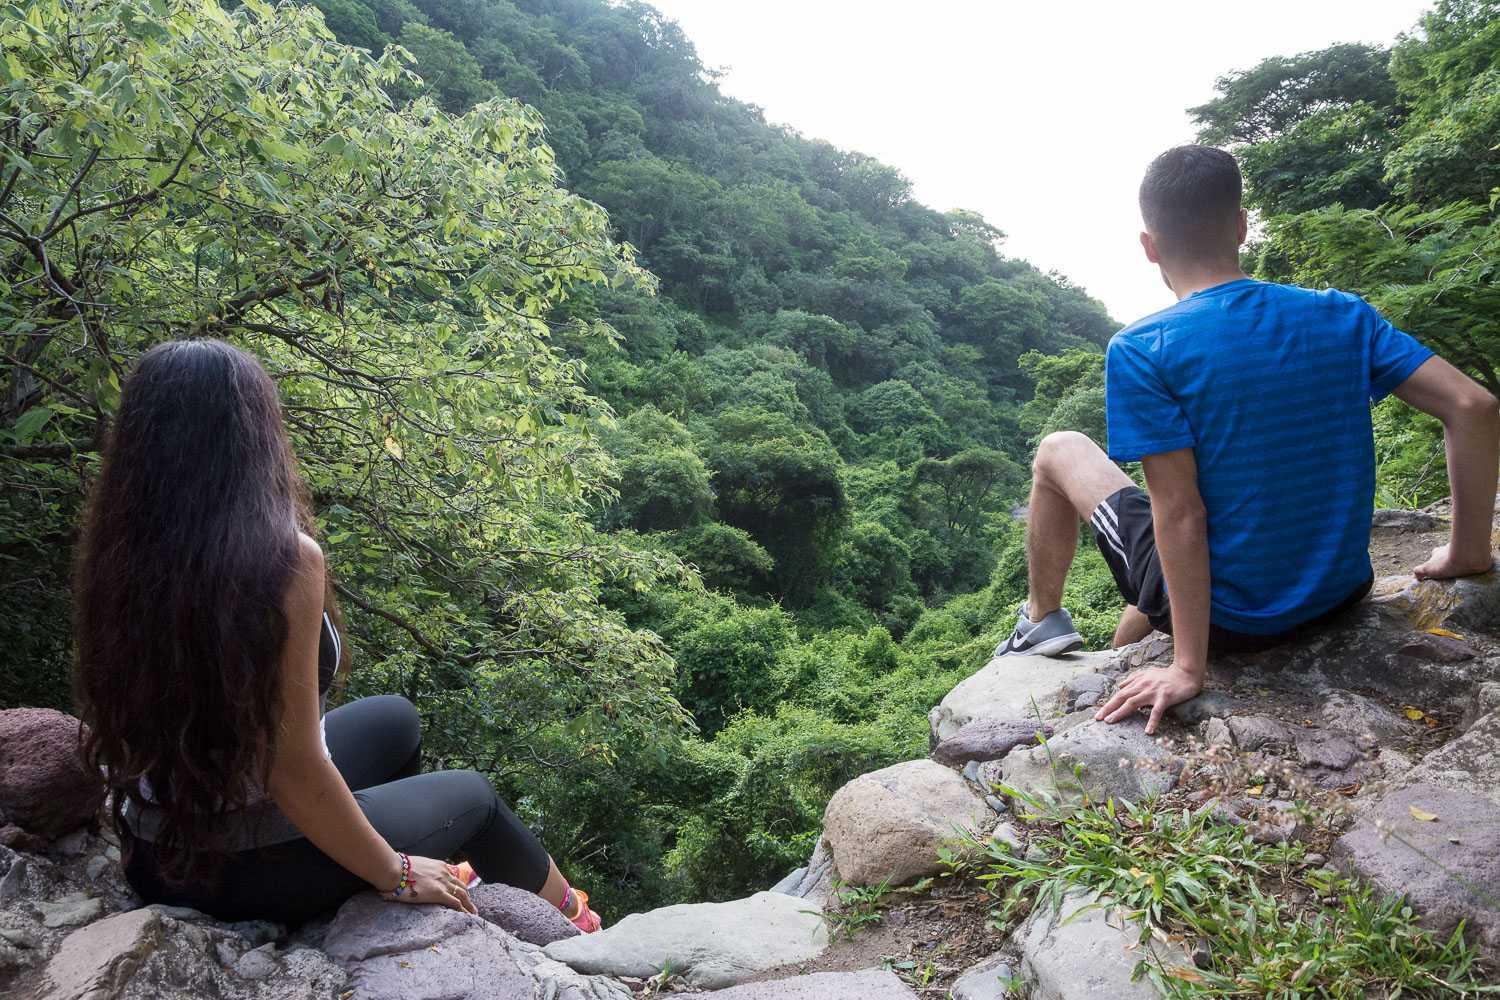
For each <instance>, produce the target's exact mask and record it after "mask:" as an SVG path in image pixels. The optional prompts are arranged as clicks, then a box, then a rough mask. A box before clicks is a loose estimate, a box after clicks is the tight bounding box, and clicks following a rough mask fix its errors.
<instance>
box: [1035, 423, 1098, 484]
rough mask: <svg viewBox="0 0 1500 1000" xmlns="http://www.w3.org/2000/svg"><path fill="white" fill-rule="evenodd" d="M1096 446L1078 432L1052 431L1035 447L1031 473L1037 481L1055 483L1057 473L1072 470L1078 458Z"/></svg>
mask: <svg viewBox="0 0 1500 1000" xmlns="http://www.w3.org/2000/svg"><path fill="white" fill-rule="evenodd" d="M1089 448H1095V449H1097V448H1098V445H1096V444H1094V442H1093V441H1092V440H1091V439H1090V438H1089V436H1088V435H1087V434H1080V433H1079V432H1078V431H1053V432H1052V433H1051V434H1048V435H1047V436H1046V437H1044V438H1042V440H1041V443H1039V444H1038V445H1037V446H1036V457H1035V458H1033V459H1032V462H1031V473H1032V475H1033V477H1035V478H1038V479H1049V480H1052V481H1054V482H1055V481H1056V480H1057V479H1058V475H1059V473H1061V472H1062V471H1064V470H1066V469H1069V468H1074V467H1076V466H1077V464H1078V460H1079V459H1080V457H1081V456H1082V455H1083V454H1084V453H1085V452H1086V451H1087V450H1088V449H1089Z"/></svg>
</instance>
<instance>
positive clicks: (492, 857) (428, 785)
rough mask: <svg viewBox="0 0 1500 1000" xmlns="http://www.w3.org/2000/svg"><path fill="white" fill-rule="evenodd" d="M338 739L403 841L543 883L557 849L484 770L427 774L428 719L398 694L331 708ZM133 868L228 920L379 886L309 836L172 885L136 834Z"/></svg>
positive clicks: (177, 900) (485, 875) (133, 880)
mask: <svg viewBox="0 0 1500 1000" xmlns="http://www.w3.org/2000/svg"><path fill="white" fill-rule="evenodd" d="M325 725H326V727H327V734H328V749H329V750H330V751H331V752H332V754H333V763H334V766H335V767H337V768H338V769H339V773H340V774H342V775H343V776H344V780H345V781H346V782H348V784H349V787H350V789H352V790H353V792H354V798H355V801H357V802H358V803H359V807H360V809H361V810H362V811H363V812H364V814H365V816H366V817H367V818H368V819H369V820H370V825H372V826H373V827H375V829H376V830H377V831H379V833H380V834H381V836H383V837H385V839H386V841H387V842H388V843H389V844H390V845H391V847H393V848H395V849H396V850H398V851H404V852H406V853H407V854H416V855H421V856H424V857H431V858H451V857H453V855H455V854H457V853H459V852H462V853H463V854H464V855H466V856H467V857H468V859H469V861H470V862H471V863H472V864H473V865H474V870H475V871H476V872H478V873H479V876H480V878H482V879H484V880H485V881H486V882H504V883H505V884H507V885H513V886H516V887H518V888H521V889H526V890H528V891H530V892H538V891H540V890H541V888H542V885H543V884H544V883H545V882H546V881H547V874H548V871H549V868H550V861H551V859H550V858H549V857H548V856H547V852H546V850H545V849H543V847H542V845H541V842H540V841H539V840H537V838H536V835H535V834H533V833H532V832H531V831H530V830H528V829H526V827H525V826H523V825H522V824H521V821H520V820H519V819H517V818H516V816H515V814H514V813H512V812H511V811H510V808H509V807H508V806H507V805H506V804H505V803H504V802H503V801H501V799H500V797H499V796H498V795H496V794H495V789H494V787H493V786H492V785H491V784H490V782H489V780H488V779H487V778H485V777H484V776H483V775H481V774H479V773H477V772H475V771H437V772H434V773H432V774H418V773H417V769H418V764H419V762H420V757H421V725H420V721H419V720H418V718H417V710H416V709H415V708H413V707H412V704H411V702H409V701H407V700H406V699H405V698H401V697H398V696H396V695H380V696H378V697H374V698H362V699H360V700H359V701H356V702H351V703H350V704H348V705H344V706H342V707H340V708H336V709H334V710H333V711H331V712H329V713H328V715H327V716H326V718H325ZM125 840H126V862H125V877H126V878H127V879H128V880H129V882H130V884H131V886H132V887H134V888H135V890H136V892H138V893H140V894H141V896H142V897H144V898H145V899H146V900H147V901H148V902H153V903H168V904H171V905H173V906H190V907H192V908H194V909H196V910H202V911H203V912H205V913H209V914H212V915H213V916H216V917H219V918H220V919H222V920H253V919H258V920H275V921H278V922H281V923H301V922H302V921H304V920H307V919H309V918H311V917H314V916H317V915H318V914H320V913H324V912H326V911H329V910H332V909H333V908H334V907H336V906H338V905H339V904H340V903H342V902H343V901H344V900H346V899H348V898H349V897H350V896H352V895H354V894H355V893H357V892H361V891H363V890H366V889H369V888H371V886H370V885H369V884H368V883H366V882H365V881H364V880H363V879H361V878H359V876H357V875H354V874H353V873H351V872H349V871H347V870H345V869H344V868H343V867H342V866H341V865H340V864H339V863H338V862H337V861H334V860H333V859H332V858H330V857H329V856H328V855H326V854H324V853H323V852H322V851H320V850H318V849H317V848H316V847H314V846H313V845H312V843H311V842H310V841H308V840H305V839H299V840H291V841H287V842H286V843H282V844H272V845H269V846H266V847H259V848H255V849H254V850H248V851H236V852H234V853H232V854H230V855H229V857H228V860H227V861H226V863H225V864H224V866H223V868H222V869H221V870H220V872H219V874H218V876H217V877H216V878H215V879H214V880H213V882H212V883H211V884H210V885H207V886H203V885H197V886H195V885H188V886H180V887H179V886H169V885H168V884H167V883H166V882H165V881H164V880H163V879H162V877H161V869H160V866H159V863H158V858H157V854H156V845H155V844H153V843H151V842H149V841H145V840H140V839H138V838H135V837H128V836H127V837H126V838H125Z"/></svg>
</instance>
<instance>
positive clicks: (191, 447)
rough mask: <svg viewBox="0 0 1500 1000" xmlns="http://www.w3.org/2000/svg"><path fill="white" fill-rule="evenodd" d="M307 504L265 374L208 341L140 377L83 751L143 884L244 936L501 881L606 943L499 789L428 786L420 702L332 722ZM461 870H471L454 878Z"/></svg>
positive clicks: (116, 437)
mask: <svg viewBox="0 0 1500 1000" xmlns="http://www.w3.org/2000/svg"><path fill="white" fill-rule="evenodd" d="M305 494H306V491H305V488H304V486H303V484H302V481H301V478H300V476H299V475H298V473H297V469H296V463H295V459H294V458H293V455H292V449H291V444H290V442H289V441H288V439H287V433H286V428H285V425H284V423H283V421H282V415H281V406H280V401H279V399H278V397H277V394H276V387H275V384H274V383H273V382H272V381H271V379H270V377H269V376H268V375H267V374H266V372H265V370H264V369H262V368H261V366H260V365H259V364H258V363H257V362H256V361H255V359H254V358H252V357H251V356H250V355H248V354H246V353H245V352H243V351H240V350H238V349H236V348H234V347H231V346H230V345H228V344H225V343H223V342H221V341H215V340H194V341H178V342H173V343H167V344H162V345H160V346H158V347H156V348H153V349H152V350H150V351H148V352H147V353H146V354H145V355H144V356H143V357H142V358H141V359H140V361H139V363H138V364H137V365H136V367H135V370H134V371H133V372H132V374H131V375H130V377H129V379H128V380H127V381H126V383H125V386H124V391H123V395H122V398H121V401H120V411H119V414H118V416H117V418H116V420H115V422H114V426H113V427H112V429H111V431H110V435H109V440H108V443H107V446H106V448H105V451H104V462H103V467H102V469H101V470H100V473H99V476H98V479H97V480H96V482H95V483H94V486H93V491H92V494H91V497H90V502H89V507H88V513H87V521H86V524H85V529H84V535H83V539H82V544H81V546H80V555H79V558H78V563H77V571H76V579H75V600H74V605H75V615H76V621H75V634H76V645H77V662H76V664H75V668H74V677H73V681H74V693H75V697H76V700H77V702H78V705H79V707H80V709H81V711H82V713H83V715H84V717H85V719H86V720H87V721H88V723H89V727H90V728H89V736H88V738H87V741H86V743H85V746H84V750H85V753H86V755H87V756H88V758H89V759H90V761H91V762H92V763H93V764H95V765H96V766H98V767H100V768H101V769H102V771H103V773H104V775H105V778H106V781H107V782H108V785H109V787H110V790H111V792H112V793H113V794H112V800H113V804H114V805H113V809H114V819H115V823H116V826H117V827H118V829H119V832H120V835H121V843H122V845H123V847H124V853H125V874H126V877H127V879H129V881H130V883H131V885H132V886H134V887H135V889H136V891H137V892H139V893H140V894H141V895H142V896H143V897H145V898H146V899H148V900H151V901H153V902H164V903H171V904H174V905H182V906H191V907H194V908H197V909H200V910H203V911H205V912H208V913H211V914H213V915H215V916H218V917H221V918H223V919H227V920H242V919H251V918H260V919H271V920H279V921H284V922H299V921H301V920H304V919H307V918H308V917H311V916H313V915H315V914H318V913H321V912H324V911H326V910H329V909H331V908H333V907H334V906H337V905H338V904H339V903H340V902H342V901H343V900H344V899H346V898H348V897H349V896H351V895H353V894H354V893H356V892H359V891H361V890H363V889H368V888H370V887H374V888H375V889H378V890H380V891H382V892H384V893H386V894H387V896H388V897H389V898H391V899H395V900H398V901H400V902H408V903H437V904H441V905H444V906H449V907H453V908H455V909H464V910H468V911H470V912H473V910H474V906H473V903H472V902H471V901H470V899H469V895H468V888H469V887H470V885H471V884H472V882H471V879H472V878H476V877H482V878H484V879H486V880H489V881H495V882H505V883H507V884H510V885H514V886H518V887H520V888H523V889H527V890H530V891H532V892H536V893H538V894H539V895H541V896H542V897H543V898H545V899H547V900H548V901H549V902H551V903H552V904H553V905H555V906H557V907H558V908H559V909H560V910H562V912H563V913H564V915H565V916H567V917H568V918H569V919H570V920H572V921H573V922H574V923H575V924H576V925H578V926H579V927H580V928H581V929H583V930H585V931H591V930H597V929H598V926H599V918H598V917H597V916H596V915H595V914H594V913H593V912H592V911H591V910H589V908H588V897H587V896H586V895H584V894H583V893H582V892H575V891H574V890H572V889H571V888H570V887H569V886H568V884H567V882H566V880H564V879H563V877H562V875H561V874H559V873H558V870H557V866H556V865H555V864H553V862H552V859H551V858H550V857H549V856H548V854H547V852H546V851H545V850H544V849H543V848H542V845H541V843H540V842H539V841H538V840H537V838H536V837H535V836H534V835H533V834H532V833H531V831H529V830H527V829H526V828H525V827H524V826H523V825H522V824H521V823H520V821H519V820H517V819H516V817H515V816H514V814H512V813H511V811H510V809H509V808H508V807H507V806H506V805H505V803H504V802H502V801H501V800H500V799H499V797H498V796H497V795H496V794H495V790H494V788H493V787H492V786H491V785H490V782H489V781H488V780H487V779H485V778H484V777H483V776H482V775H480V774H477V773H475V772H473V771H442V772H437V773H433V774H418V773H417V770H418V763H419V759H420V732H419V723H418V718H417V713H416V709H414V708H413V707H412V705H411V704H410V703H409V702H408V701H406V700H405V699H403V698H399V697H394V696H382V697H375V698H365V699H361V700H359V701H355V702H353V703H351V704H348V705H344V706H342V707H340V708H336V709H334V710H333V711H331V712H328V713H327V715H326V716H325V715H324V714H323V700H324V697H325V696H326V694H327V692H328V690H329V687H330V685H331V684H332V683H333V681H334V678H335V675H336V674H337V673H338V672H339V670H340V669H341V667H345V666H346V665H347V661H348V652H347V645H346V643H345V640H344V636H343V633H342V631H341V629H340V626H339V617H338V609H337V605H336V604H335V603H334V601H333V598H332V588H331V586H330V585H329V582H328V575H327V572H326V570H325V568H324V564H323V552H322V550H321V549H320V548H319V547H318V544H317V542H315V541H314V540H313V537H312V518H311V515H310V513H309V510H308V504H307V501H306V499H305ZM460 852H461V853H462V854H463V855H465V856H466V857H467V859H468V862H467V864H465V865H463V866H455V865H450V864H449V863H447V859H449V858H451V857H453V856H454V855H456V854H459V853H460ZM475 873H477V875H476V874H475Z"/></svg>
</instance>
